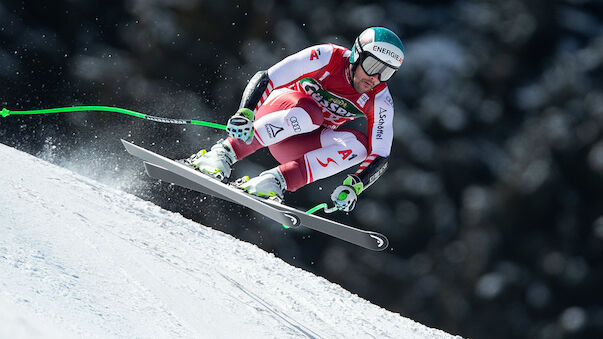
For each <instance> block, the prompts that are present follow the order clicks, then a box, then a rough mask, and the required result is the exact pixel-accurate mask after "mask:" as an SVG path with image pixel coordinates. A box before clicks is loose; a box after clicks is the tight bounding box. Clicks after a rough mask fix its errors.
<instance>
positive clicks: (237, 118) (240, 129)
mask: <svg viewBox="0 0 603 339" xmlns="http://www.w3.org/2000/svg"><path fill="white" fill-rule="evenodd" d="M253 119H254V117H253V111H251V110H250V109H248V108H241V109H239V110H238V111H237V113H235V114H234V115H233V116H232V117H230V119H228V123H226V131H227V132H228V135H229V136H230V137H233V138H234V139H239V140H243V141H244V142H245V143H246V144H247V145H249V144H251V142H252V141H253Z"/></svg>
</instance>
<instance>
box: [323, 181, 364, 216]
mask: <svg viewBox="0 0 603 339" xmlns="http://www.w3.org/2000/svg"><path fill="white" fill-rule="evenodd" d="M362 188H363V184H362V181H360V179H359V178H358V177H357V176H355V175H348V176H347V178H346V179H345V180H344V181H343V185H340V186H338V187H337V188H336V189H335V190H334V191H333V193H332V194H331V200H333V203H334V204H335V207H337V209H338V210H340V211H344V212H350V211H351V210H353V209H354V207H355V206H356V201H357V200H358V195H359V194H360V193H361V192H362Z"/></svg>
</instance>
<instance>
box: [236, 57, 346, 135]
mask: <svg viewBox="0 0 603 339" xmlns="http://www.w3.org/2000/svg"><path fill="white" fill-rule="evenodd" d="M334 48H335V47H334V46H333V45H318V46H312V47H308V48H306V49H304V50H302V51H300V52H297V53H295V54H293V55H290V56H288V57H286V58H285V59H283V60H281V61H280V62H278V63H277V64H275V65H274V66H272V67H270V68H269V69H268V70H266V71H259V72H257V73H256V74H255V75H254V76H253V77H252V78H251V80H249V83H248V84H247V86H246V87H245V90H244V91H243V97H242V98H241V103H240V104H239V110H238V111H237V112H236V113H235V114H234V115H233V116H232V117H231V118H230V119H228V122H227V123H226V131H227V132H228V135H229V136H231V137H233V138H235V139H240V140H243V141H245V142H246V143H248V144H249V143H251V142H252V141H253V121H254V117H255V112H256V111H257V110H258V108H260V106H261V105H262V104H263V103H264V101H265V100H266V99H267V98H268V96H269V95H270V93H271V92H272V90H273V89H275V88H279V87H285V86H289V85H291V84H293V83H295V82H296V81H298V80H299V79H302V78H304V77H316V75H317V74H320V73H321V70H322V69H323V68H324V67H325V66H327V65H328V64H329V62H330V61H331V56H332V54H333V50H334Z"/></svg>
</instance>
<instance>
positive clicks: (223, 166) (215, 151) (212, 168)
mask: <svg viewBox="0 0 603 339" xmlns="http://www.w3.org/2000/svg"><path fill="white" fill-rule="evenodd" d="M184 162H185V163H186V164H187V165H190V166H192V167H194V168H195V169H197V170H199V171H201V172H203V173H205V174H208V175H210V176H212V177H214V178H216V179H219V180H220V181H223V180H225V179H228V177H230V173H231V171H232V165H233V164H234V163H235V162H237V155H236V154H235V152H234V150H233V149H232V146H231V145H230V143H229V142H228V140H219V141H218V143H216V144H215V145H213V146H212V148H211V150H210V151H209V152H207V151H206V150H204V149H202V150H200V151H199V152H198V153H197V154H193V155H192V156H191V157H190V158H188V159H186V160H185V161H184Z"/></svg>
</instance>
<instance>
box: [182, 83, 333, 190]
mask: <svg viewBox="0 0 603 339" xmlns="http://www.w3.org/2000/svg"><path fill="white" fill-rule="evenodd" d="M323 119H324V117H323V114H322V110H321V109H320V108H319V107H318V105H317V104H316V103H315V102H314V100H313V99H312V98H310V97H309V96H308V95H306V94H305V93H301V92H297V91H293V90H289V89H279V90H275V91H273V92H272V93H270V96H268V98H267V100H266V102H265V103H264V104H263V105H262V106H261V107H260V108H259V109H258V111H257V113H256V121H255V122H254V131H255V132H254V135H255V136H254V139H253V141H252V142H251V144H249V145H248V144H246V143H245V142H243V141H241V140H239V139H234V138H231V137H229V138H227V139H226V140H219V141H218V142H217V143H216V145H214V146H213V147H212V148H211V150H210V151H209V152H206V151H205V150H201V151H199V152H198V153H197V154H194V155H193V156H191V157H190V158H189V159H187V160H186V163H188V164H190V165H192V166H193V167H195V168H197V169H198V170H200V171H201V172H204V173H206V174H209V175H212V176H214V177H217V178H219V179H220V180H223V179H226V178H228V177H229V176H230V173H231V167H232V165H233V164H234V163H235V162H237V161H238V160H241V159H243V158H245V157H246V156H248V155H250V154H252V153H253V152H255V151H257V150H258V149H260V148H262V147H265V146H267V145H271V144H273V143H276V142H280V141H282V140H283V139H285V138H288V137H290V136H292V135H296V134H302V133H307V132H310V131H312V130H315V129H316V128H318V127H320V125H321V124H322V122H323Z"/></svg>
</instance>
